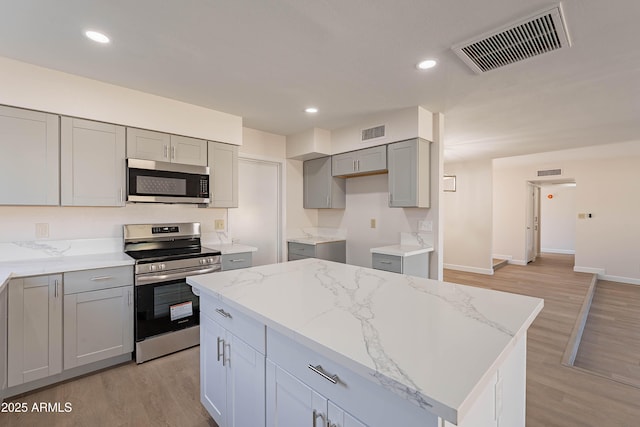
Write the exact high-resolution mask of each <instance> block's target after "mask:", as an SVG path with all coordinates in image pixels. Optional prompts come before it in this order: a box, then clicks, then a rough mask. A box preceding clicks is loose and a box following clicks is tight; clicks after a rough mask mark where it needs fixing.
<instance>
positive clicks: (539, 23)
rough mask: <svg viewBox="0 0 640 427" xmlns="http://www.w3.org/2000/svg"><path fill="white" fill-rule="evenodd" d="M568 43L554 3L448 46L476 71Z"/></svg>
mask: <svg viewBox="0 0 640 427" xmlns="http://www.w3.org/2000/svg"><path fill="white" fill-rule="evenodd" d="M569 46H571V41H570V39H569V34H568V32H567V27H566V24H565V22H564V17H563V14H562V8H561V6H560V5H558V6H555V7H553V8H551V9H546V10H544V11H542V12H539V13H536V14H535V15H532V16H529V17H527V18H524V19H521V20H519V21H518V22H516V23H515V24H512V25H509V26H506V27H503V28H500V29H498V30H494V31H491V32H489V33H485V34H483V35H482V36H479V37H475V38H474V39H472V40H469V41H467V42H464V43H460V44H457V45H455V46H453V47H452V48H451V49H453V51H454V52H455V53H456V54H457V55H458V56H459V57H460V58H461V59H462V60H463V61H464V62H465V63H466V64H467V65H468V66H469V67H470V68H471V69H472V70H473V71H474V72H475V73H478V74H480V73H484V72H487V71H491V70H494V69H496V68H500V67H503V66H505V65H509V64H512V63H514V62H519V61H523V60H525V59H528V58H532V57H534V56H538V55H542V54H543V53H547V52H551V51H554V50H557V49H561V48H564V47H569Z"/></svg>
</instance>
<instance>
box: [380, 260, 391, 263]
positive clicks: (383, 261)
mask: <svg viewBox="0 0 640 427" xmlns="http://www.w3.org/2000/svg"><path fill="white" fill-rule="evenodd" d="M380 264H391V261H380Z"/></svg>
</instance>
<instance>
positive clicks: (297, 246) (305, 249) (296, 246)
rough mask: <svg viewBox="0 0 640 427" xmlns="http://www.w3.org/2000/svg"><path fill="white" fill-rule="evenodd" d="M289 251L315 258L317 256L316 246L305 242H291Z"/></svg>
mask: <svg viewBox="0 0 640 427" xmlns="http://www.w3.org/2000/svg"><path fill="white" fill-rule="evenodd" d="M289 253H290V254H296V255H303V256H305V257H310V258H313V257H315V256H316V247H315V246H314V245H305V244H304V243H294V242H289Z"/></svg>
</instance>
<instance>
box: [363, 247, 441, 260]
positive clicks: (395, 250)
mask: <svg viewBox="0 0 640 427" xmlns="http://www.w3.org/2000/svg"><path fill="white" fill-rule="evenodd" d="M427 252H433V247H430V246H429V247H425V246H418V245H389V246H381V247H378V248H371V253H372V254H383V255H394V256H400V257H404V256H411V255H417V254H423V253H427Z"/></svg>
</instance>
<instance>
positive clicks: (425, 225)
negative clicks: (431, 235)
mask: <svg viewBox="0 0 640 427" xmlns="http://www.w3.org/2000/svg"><path fill="white" fill-rule="evenodd" d="M418 231H427V232H431V231H433V221H427V220H424V221H418Z"/></svg>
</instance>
